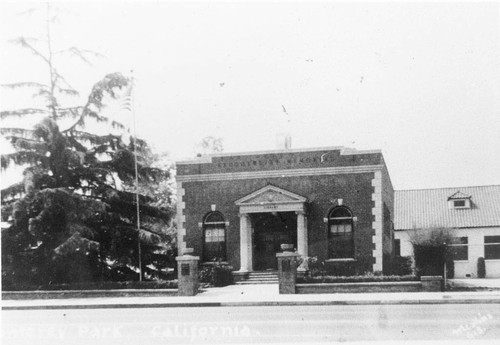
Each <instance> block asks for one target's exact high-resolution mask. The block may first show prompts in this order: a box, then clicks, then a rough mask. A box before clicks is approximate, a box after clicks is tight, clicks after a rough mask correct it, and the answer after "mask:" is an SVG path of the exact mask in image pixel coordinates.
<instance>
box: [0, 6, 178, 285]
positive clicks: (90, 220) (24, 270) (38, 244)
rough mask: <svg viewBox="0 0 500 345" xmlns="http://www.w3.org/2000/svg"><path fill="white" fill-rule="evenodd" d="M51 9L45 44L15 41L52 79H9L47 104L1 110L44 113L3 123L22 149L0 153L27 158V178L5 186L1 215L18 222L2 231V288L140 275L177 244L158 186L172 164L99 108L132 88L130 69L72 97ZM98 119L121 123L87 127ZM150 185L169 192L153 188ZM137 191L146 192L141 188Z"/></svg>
mask: <svg viewBox="0 0 500 345" xmlns="http://www.w3.org/2000/svg"><path fill="white" fill-rule="evenodd" d="M46 10H47V20H46V24H47V26H46V39H45V40H44V41H41V43H42V44H43V43H45V49H43V48H40V47H39V46H37V45H36V44H35V43H40V42H36V41H33V40H28V39H27V38H26V37H21V38H18V39H16V40H15V41H14V42H15V43H17V44H20V45H21V46H22V47H23V48H25V49H27V50H29V51H31V52H32V53H33V54H34V56H35V58H38V59H39V60H41V61H43V62H44V63H45V65H46V67H47V70H48V72H49V73H48V75H49V80H48V82H47V83H46V84H43V83H38V82H23V83H16V84H10V85H5V87H10V88H20V87H22V88H30V89H34V90H35V95H36V96H37V97H38V96H40V97H42V98H43V99H44V101H45V107H39V108H35V107H26V108H23V109H16V110H8V111H2V112H1V114H0V115H1V118H2V121H4V120H7V119H9V118H12V117H17V118H20V119H23V121H29V119H30V118H35V119H39V118H40V117H43V118H42V120H41V121H39V122H38V123H37V124H36V125H35V126H34V127H33V129H24V128H17V127H11V128H2V129H1V133H2V135H3V136H4V137H5V138H7V139H9V140H10V142H11V143H12V145H13V147H14V148H15V150H16V151H15V152H14V153H10V154H3V155H2V157H1V166H2V169H7V168H9V166H12V165H22V166H27V168H26V169H25V170H24V174H23V181H22V182H19V183H16V184H14V185H12V186H10V187H7V188H5V189H3V190H2V191H1V199H2V218H3V220H4V221H8V222H10V223H11V226H10V227H9V228H8V229H5V230H3V231H2V278H3V285H4V288H16V287H20V286H21V285H23V284H48V283H62V282H74V281H92V280H109V279H113V280H125V279H137V278H138V274H137V272H138V271H139V269H138V268H139V260H140V259H142V268H143V269H144V272H145V273H147V274H149V275H153V274H154V273H155V272H154V270H152V269H151V264H154V263H156V264H158V263H159V260H158V255H157V254H163V256H161V255H160V256H159V257H160V258H162V257H165V254H169V255H170V256H172V255H173V248H174V246H175V243H174V241H175V234H174V233H172V230H171V227H170V223H171V218H172V215H173V207H171V205H170V194H169V193H170V192H169V189H167V188H163V189H161V188H158V187H159V186H161V185H162V184H164V183H165V181H166V180H168V178H169V173H168V171H165V170H163V169H159V168H157V167H154V166H151V161H152V157H153V155H152V153H151V151H150V150H149V148H148V146H147V144H146V142H145V141H143V140H136V139H134V138H127V139H128V141H129V142H128V143H127V142H125V140H124V136H123V135H121V134H120V133H116V130H117V129H118V130H120V129H121V130H123V129H125V126H124V125H123V124H121V123H119V122H117V121H112V120H111V119H109V118H108V117H106V116H103V115H102V111H103V110H104V108H105V106H106V104H107V103H109V102H110V101H112V100H113V99H117V98H119V97H120V96H123V93H124V91H125V90H127V89H129V88H130V87H131V81H130V80H129V79H128V78H126V77H124V76H123V75H121V74H119V73H114V74H109V75H107V76H105V77H104V78H103V79H102V80H101V81H99V82H97V83H96V84H95V85H94V87H93V88H92V90H91V92H90V94H89V96H88V98H87V101H86V102H85V104H83V105H71V104H70V101H69V100H70V98H71V97H74V96H77V95H78V93H77V92H76V90H74V89H73V88H72V87H71V85H70V84H69V83H68V81H67V80H66V79H65V78H64V77H63V76H62V75H61V74H60V73H59V72H58V70H57V68H56V64H55V60H54V56H55V54H54V50H53V47H52V44H53V42H52V39H51V23H52V19H53V16H52V12H51V8H50V5H49V4H47V8H46ZM67 51H71V52H73V55H77V56H79V57H81V58H82V59H84V60H86V59H87V56H88V54H89V53H90V52H88V51H82V50H79V49H77V48H74V47H72V48H69V50H67ZM93 55H94V54H93ZM68 104H70V105H68ZM95 124H99V125H100V127H102V126H103V125H108V126H109V127H110V129H115V132H113V131H110V132H109V134H105V135H98V134H96V133H92V131H87V128H90V127H92V126H94V128H96V127H95ZM63 125H65V127H64V128H62V126H63ZM135 154H137V159H136V157H135ZM136 163H137V177H138V180H139V181H140V185H139V186H137V187H136V186H135V178H136V169H135V164H136ZM146 186H147V188H150V189H155V190H157V191H158V190H161V191H162V192H163V193H164V194H159V193H158V192H157V193H156V194H155V193H149V192H148V190H147V188H146ZM136 192H143V193H142V194H141V195H139V196H138V197H137V195H138V194H136ZM137 199H138V200H139V210H140V217H139V218H140V224H139V227H140V230H139V231H138V229H137V212H136V208H137V202H136V200H137ZM139 243H140V245H139ZM141 251H142V255H141V256H139V252H141Z"/></svg>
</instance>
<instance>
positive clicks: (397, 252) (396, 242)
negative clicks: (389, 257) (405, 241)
mask: <svg viewBox="0 0 500 345" xmlns="http://www.w3.org/2000/svg"><path fill="white" fill-rule="evenodd" d="M394 255H396V256H401V240H399V239H395V240H394Z"/></svg>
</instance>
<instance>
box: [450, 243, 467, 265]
mask: <svg viewBox="0 0 500 345" xmlns="http://www.w3.org/2000/svg"><path fill="white" fill-rule="evenodd" d="M468 244H469V240H468V238H467V237H454V238H452V239H451V244H450V245H449V248H450V251H451V255H452V258H453V260H455V261H458V260H469V247H468Z"/></svg>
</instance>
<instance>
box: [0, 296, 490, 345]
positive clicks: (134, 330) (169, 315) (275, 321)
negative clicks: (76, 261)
mask: <svg viewBox="0 0 500 345" xmlns="http://www.w3.org/2000/svg"><path fill="white" fill-rule="evenodd" d="M2 319H3V320H2V344H4V345H10V344H16V345H17V344H30V345H33V344H52V345H53V344H92V345H95V344H121V345H125V344H134V345H137V344H246V343H265V344H272V343H281V344H285V343H302V344H306V343H336V342H369V343H370V342H373V341H380V342H382V341H383V342H384V343H387V341H391V342H394V343H401V342H404V341H410V340H419V341H427V340H433V341H435V340H440V341H446V342H447V343H448V342H449V341H453V343H454V344H456V343H462V342H463V343H464V344H466V343H470V342H473V341H480V342H481V343H483V342H486V343H492V344H495V343H497V344H498V343H500V308H499V305H498V304H441V305H432V304H429V305H418V304H415V305H345V306H343V305H334V306H279V307H278V306H274V307H204V308H199V307H188V308H184V307H182V308H116V309H112V308H109V309H107V308H105V309H65V310H21V311H17V310H3V311H2ZM495 339H497V341H498V342H497V341H495Z"/></svg>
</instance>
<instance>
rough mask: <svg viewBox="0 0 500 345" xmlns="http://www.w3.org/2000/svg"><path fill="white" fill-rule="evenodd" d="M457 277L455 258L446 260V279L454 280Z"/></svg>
mask: <svg viewBox="0 0 500 345" xmlns="http://www.w3.org/2000/svg"><path fill="white" fill-rule="evenodd" d="M454 277H455V261H453V258H451V257H447V258H446V278H448V279H453V278H454Z"/></svg>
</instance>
